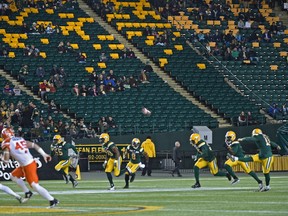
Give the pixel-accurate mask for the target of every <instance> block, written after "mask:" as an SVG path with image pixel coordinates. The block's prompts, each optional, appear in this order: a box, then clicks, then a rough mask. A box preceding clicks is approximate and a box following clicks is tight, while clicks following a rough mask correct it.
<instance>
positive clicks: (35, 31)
mask: <svg viewBox="0 0 288 216" xmlns="http://www.w3.org/2000/svg"><path fill="white" fill-rule="evenodd" d="M29 33H31V34H39V32H38V26H37V23H36V22H33V23H32V25H31V27H30V31H29Z"/></svg>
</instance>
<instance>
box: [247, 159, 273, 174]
mask: <svg viewBox="0 0 288 216" xmlns="http://www.w3.org/2000/svg"><path fill="white" fill-rule="evenodd" d="M252 158H253V162H259V163H261V164H262V172H263V173H264V174H267V173H269V172H270V170H271V167H272V164H273V162H274V157H273V156H271V157H268V158H265V159H260V158H259V154H255V155H252Z"/></svg>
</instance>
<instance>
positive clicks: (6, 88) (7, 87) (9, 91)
mask: <svg viewBox="0 0 288 216" xmlns="http://www.w3.org/2000/svg"><path fill="white" fill-rule="evenodd" d="M3 93H4V94H5V95H9V96H12V95H13V89H12V88H11V87H10V85H9V83H6V84H5V86H4V88H3Z"/></svg>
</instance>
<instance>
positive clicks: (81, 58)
mask: <svg viewBox="0 0 288 216" xmlns="http://www.w3.org/2000/svg"><path fill="white" fill-rule="evenodd" d="M77 61H78V63H81V64H84V63H86V55H85V54H84V53H81V52H79V53H78V57H77Z"/></svg>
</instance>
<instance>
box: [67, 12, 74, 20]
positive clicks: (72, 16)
mask: <svg viewBox="0 0 288 216" xmlns="http://www.w3.org/2000/svg"><path fill="white" fill-rule="evenodd" d="M66 17H67V18H69V19H73V18H74V14H73V13H67V14H66Z"/></svg>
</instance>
